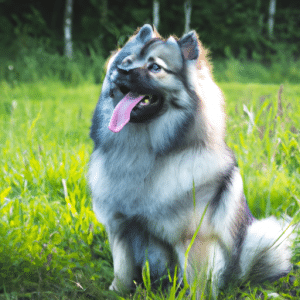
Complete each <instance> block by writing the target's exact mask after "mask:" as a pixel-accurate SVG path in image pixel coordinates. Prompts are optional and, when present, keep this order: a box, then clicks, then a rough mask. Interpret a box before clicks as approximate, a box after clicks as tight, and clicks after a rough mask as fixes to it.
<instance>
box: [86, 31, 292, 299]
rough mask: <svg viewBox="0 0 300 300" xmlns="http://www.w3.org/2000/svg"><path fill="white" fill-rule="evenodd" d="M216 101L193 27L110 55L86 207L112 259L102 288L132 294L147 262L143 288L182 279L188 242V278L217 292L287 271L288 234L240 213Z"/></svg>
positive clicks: (137, 38) (241, 202) (138, 39)
mask: <svg viewBox="0 0 300 300" xmlns="http://www.w3.org/2000/svg"><path fill="white" fill-rule="evenodd" d="M223 106H224V97H223V95H222V92H221V90H220V89H219V87H218V86H217V85H216V83H215V82H214V80H213V77H212V73H211V67H210V64H209V61H208V60H207V58H206V50H205V49H204V48H203V46H202V45H201V43H200V41H199V39H198V37H197V34H196V33H195V32H193V31H192V32H190V33H188V34H186V35H184V36H183V37H182V38H181V39H177V38H174V37H170V38H169V39H167V40H163V39H162V38H161V37H160V36H159V35H158V34H157V33H156V32H154V31H153V30H152V28H151V26H149V25H144V26H143V27H142V28H141V29H140V31H139V32H138V33H137V34H136V35H134V36H133V37H132V38H131V39H130V40H129V41H128V43H127V44H126V45H125V46H124V47H123V49H121V50H119V51H118V52H117V53H116V54H115V55H114V56H113V57H112V58H111V59H110V61H109V64H108V70H107V75H106V78H105V80H104V83H103V86H102V93H101V96H100V99H99V102H98V104H97V107H96V110H95V113H94V117H93V121H92V127H91V137H92V139H93V140H94V143H95V148H94V152H93V154H92V156H91V160H90V170H89V182H90V187H91V191H92V197H93V208H94V211H95V213H96V215H97V218H98V220H99V221H100V222H101V223H103V224H104V225H105V227H106V230H107V233H108V237H109V241H110V246H111V250H112V255H113V262H114V276H115V278H114V280H113V282H112V284H111V286H110V289H113V290H117V291H126V290H129V289H131V288H133V281H134V280H136V281H137V282H140V281H141V270H142V268H143V266H144V265H145V262H146V261H148V262H149V266H150V274H151V279H152V282H158V281H159V279H160V278H163V277H164V275H166V274H167V273H168V272H171V274H172V273H173V272H174V269H175V266H176V265H178V266H179V268H180V270H181V274H182V273H183V272H184V270H185V253H186V251H187V249H188V246H189V245H190V243H191V240H192V238H193V236H195V240H194V242H193V244H192V247H191V250H190V252H189V255H188V263H187V268H186V272H187V278H188V281H189V283H190V284H191V283H193V281H194V280H206V279H210V282H211V283H212V287H213V293H214V295H215V296H216V295H217V290H218V289H220V288H224V287H226V286H227V285H228V284H229V283H232V282H236V283H241V282H245V281H247V280H252V281H254V282H261V281H264V280H273V279H276V278H278V277H281V276H284V275H285V274H287V273H288V272H289V271H290V268H291V264H290V258H291V251H290V248H289V247H290V245H289V241H288V239H286V235H287V234H288V231H283V229H282V228H281V226H280V224H279V223H278V221H276V220H275V219H274V218H268V219H264V220H256V219H255V218H254V217H253V216H252V215H251V213H250V211H249V209H248V206H247V202H246V199H245V197H244V194H243V182H242V178H241V175H240V172H239V169H238V167H237V165H236V161H235V158H234V155H233V153H232V152H231V150H230V149H229V148H228V147H227V145H226V144H225V141H224V135H225V113H224V107H223ZM200 221H201V224H200ZM199 224H200V225H201V226H199ZM200 274H202V275H201V276H200ZM203 274H205V275H204V277H205V278H204V277H203ZM199 278H200V279H199Z"/></svg>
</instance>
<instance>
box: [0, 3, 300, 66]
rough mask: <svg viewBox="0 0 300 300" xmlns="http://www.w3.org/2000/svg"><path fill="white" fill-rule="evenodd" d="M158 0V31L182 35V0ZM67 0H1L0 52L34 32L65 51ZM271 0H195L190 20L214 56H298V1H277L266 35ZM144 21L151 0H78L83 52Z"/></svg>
mask: <svg viewBox="0 0 300 300" xmlns="http://www.w3.org/2000/svg"><path fill="white" fill-rule="evenodd" d="M159 3H160V20H161V22H160V27H159V28H158V29H159V32H160V33H161V34H162V35H163V36H167V35H169V34H176V35H177V36H181V35H182V34H183V29H184V10H183V1H181V0H174V1H172V2H171V3H170V1H166V0H160V1H159ZM64 5H65V1H49V0H46V1H39V0H30V1H29V0H26V1H24V0H14V1H13V0H2V1H0V25H1V26H0V40H1V43H2V44H3V46H4V47H3V48H2V50H0V56H3V55H4V54H5V56H9V57H10V58H12V59H14V58H15V55H16V54H17V53H19V52H20V51H21V52H22V51H23V50H24V49H27V48H30V47H31V45H32V43H31V41H30V39H31V38H34V39H37V40H41V41H42V42H43V44H47V50H48V51H50V52H53V51H54V52H55V53H57V52H58V53H62V52H63V28H62V27H63V17H64ZM268 5H269V1H261V0H256V1H252V0H240V1H235V0H227V1H221V0H215V1H192V8H193V10H192V20H191V26H192V28H194V29H196V31H197V32H198V33H199V34H200V38H201V40H202V41H203V43H204V45H206V46H207V47H208V48H209V49H211V52H212V54H213V56H214V58H224V57H226V55H227V53H228V51H229V52H230V53H232V54H233V56H234V57H235V58H240V57H247V58H248V59H253V60H255V61H259V62H270V61H274V56H277V55H279V56H280V55H281V56H282V55H284V56H285V57H287V58H288V59H291V58H292V57H293V58H296V59H299V53H298V49H299V48H300V39H299V37H300V33H299V30H298V28H299V25H300V23H299V15H300V3H299V2H298V1H292V0H287V1H281V2H279V3H277V8H276V14H275V28H274V32H275V35H274V39H272V38H269V36H268ZM7 12H8V13H7ZM49 12H50V13H49ZM145 23H150V24H151V23H152V1H146V0H128V1H122V0H114V1H108V0H102V1H97V0H89V1H83V0H78V1H74V14H73V24H74V25H73V38H74V43H75V47H76V48H77V49H80V50H81V52H82V53H85V55H90V49H93V51H96V53H97V55H99V56H102V57H107V56H108V55H109V52H110V51H111V50H113V49H115V48H116V47H117V46H118V45H122V44H123V43H124V42H125V41H126V40H127V37H128V36H129V35H131V34H132V32H133V31H135V30H136V28H137V27H140V26H142V25H143V24H145ZM290 55H292V56H290Z"/></svg>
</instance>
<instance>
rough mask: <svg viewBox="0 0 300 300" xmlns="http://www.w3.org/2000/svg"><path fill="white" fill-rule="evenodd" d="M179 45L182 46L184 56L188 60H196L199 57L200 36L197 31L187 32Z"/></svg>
mask: <svg viewBox="0 0 300 300" xmlns="http://www.w3.org/2000/svg"><path fill="white" fill-rule="evenodd" d="M178 45H179V47H180V48H181V51H182V53H183V57H184V58H185V59H186V60H195V59H197V58H198V57H199V52H200V49H199V44H198V37H197V34H196V32H195V31H191V32H189V33H187V34H185V35H184V36H183V37H182V38H181V39H180V40H179V41H178Z"/></svg>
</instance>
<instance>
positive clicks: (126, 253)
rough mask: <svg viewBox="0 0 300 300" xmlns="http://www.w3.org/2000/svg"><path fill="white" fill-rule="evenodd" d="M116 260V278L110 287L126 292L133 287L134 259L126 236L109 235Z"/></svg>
mask: <svg viewBox="0 0 300 300" xmlns="http://www.w3.org/2000/svg"><path fill="white" fill-rule="evenodd" d="M109 239H110V244H111V250H112V255H113V262H114V280H113V282H112V283H111V285H110V287H109V289H110V290H114V291H118V292H121V293H126V292H128V291H130V290H131V289H132V288H133V279H134V272H135V267H134V259H133V253H132V249H131V247H130V245H129V243H128V240H127V239H126V236H121V237H120V236H112V235H111V234H110V235H109Z"/></svg>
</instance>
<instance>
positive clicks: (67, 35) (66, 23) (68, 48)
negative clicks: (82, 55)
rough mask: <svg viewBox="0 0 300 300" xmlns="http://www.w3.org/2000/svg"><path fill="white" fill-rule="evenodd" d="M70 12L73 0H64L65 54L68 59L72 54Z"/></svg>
mask: <svg viewBox="0 0 300 300" xmlns="http://www.w3.org/2000/svg"><path fill="white" fill-rule="evenodd" d="M72 12H73V0H66V7H65V16H64V36H65V56H66V57H68V58H69V59H71V58H72V56H73V43H72Z"/></svg>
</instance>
